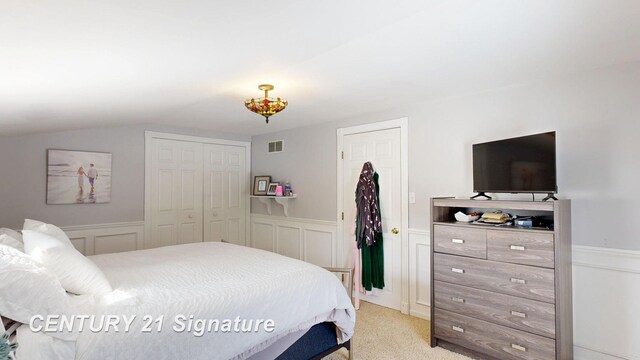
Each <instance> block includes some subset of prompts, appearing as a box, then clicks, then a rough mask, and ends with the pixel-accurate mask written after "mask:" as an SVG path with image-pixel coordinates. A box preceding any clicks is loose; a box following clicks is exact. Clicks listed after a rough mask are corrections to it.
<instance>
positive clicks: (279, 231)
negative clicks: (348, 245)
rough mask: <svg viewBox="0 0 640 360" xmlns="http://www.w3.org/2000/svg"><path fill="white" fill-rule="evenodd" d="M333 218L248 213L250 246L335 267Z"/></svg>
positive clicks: (335, 230)
mask: <svg viewBox="0 0 640 360" xmlns="http://www.w3.org/2000/svg"><path fill="white" fill-rule="evenodd" d="M336 233H337V226H336V223H335V221H322V220H311V219H296V218H288V217H280V216H266V215H257V214H251V246H252V247H254V248H258V249H262V250H268V251H273V252H276V253H278V254H281V255H286V256H289V257H292V258H295V259H300V260H304V261H307V262H310V263H312V264H315V265H318V266H336V261H337V259H336V249H337V243H336V241H337V236H336Z"/></svg>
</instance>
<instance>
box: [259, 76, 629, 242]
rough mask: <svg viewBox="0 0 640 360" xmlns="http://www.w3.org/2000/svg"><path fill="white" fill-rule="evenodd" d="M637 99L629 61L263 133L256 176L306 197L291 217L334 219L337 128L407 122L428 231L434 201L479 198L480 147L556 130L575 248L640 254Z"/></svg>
mask: <svg viewBox="0 0 640 360" xmlns="http://www.w3.org/2000/svg"><path fill="white" fill-rule="evenodd" d="M638 94H640V66H638V64H629V65H626V66H620V67H615V68H608V69H600V70H595V71H592V72H589V73H583V74H575V75H572V76H566V77H559V78H557V79H555V80H553V81H540V82H538V83H534V84H528V85H525V86H517V87H508V88H501V89H495V90H492V91H487V92H483V93H475V94H468V95H463V96H459V97H454V98H447V99H441V100H439V101H434V102H425V103H423V104H417V105H416V106H415V107H408V108H403V109H396V110H392V111H388V112H385V113H382V114H375V115H371V116H364V117H361V118H358V119H351V120H343V121H335V122H332V123H327V124H321V125H314V126H308V127H304V128H298V129H295V130H290V131H283V132H278V133H273V134H268V135H260V136H254V137H253V139H252V143H253V145H252V152H253V154H252V172H253V175H272V176H273V177H274V178H276V179H278V180H289V181H291V183H292V186H293V187H294V189H295V190H296V191H297V193H298V194H299V196H300V197H299V198H298V199H296V200H295V201H292V203H293V204H292V205H291V207H290V212H289V215H290V216H292V217H301V218H311V219H321V220H331V221H335V219H336V195H335V193H336V160H335V159H336V156H335V154H336V152H335V151H336V150H335V149H336V130H337V129H338V128H339V127H344V126H349V125H354V124H361V123H369V122H375V121H381V120H388V119H394V118H399V117H404V116H408V117H409V191H411V192H415V193H416V197H417V202H416V203H415V204H411V205H410V209H409V225H410V227H411V228H417V229H428V226H429V202H428V199H429V197H432V196H464V197H466V196H469V195H470V194H471V190H472V164H471V145H472V144H473V143H476V142H482V141H488V140H493V139H500V138H505V137H512V136H520V135H527V134H532V133H537V132H543V131H549V130H556V131H557V132H558V134H557V135H558V137H557V147H558V148H557V155H558V187H559V191H560V197H562V198H570V199H572V200H573V242H574V243H575V244H580V245H591V246H602V247H610V248H620V249H632V250H640V230H638V229H640V228H639V227H638V226H636V225H634V222H633V221H629V220H628V219H629V218H633V217H635V216H636V215H635V214H637V212H638V209H640V197H639V195H640V190H639V189H640V187H639V185H638V184H640V156H639V155H638V153H639V152H640V145H639V141H638V136H639V135H640V102H639V101H638ZM271 140H284V141H285V143H284V149H285V151H284V152H283V153H281V154H268V153H267V145H266V143H267V142H268V141H271ZM498 198H508V199H511V198H523V199H530V198H531V195H527V196H524V197H522V196H514V195H500V196H498ZM252 212H254V213H264V212H265V209H264V205H262V204H260V203H258V202H256V201H255V200H254V202H253V203H252ZM274 212H275V213H274V214H275V215H282V211H281V208H279V207H274ZM627 214H628V215H627Z"/></svg>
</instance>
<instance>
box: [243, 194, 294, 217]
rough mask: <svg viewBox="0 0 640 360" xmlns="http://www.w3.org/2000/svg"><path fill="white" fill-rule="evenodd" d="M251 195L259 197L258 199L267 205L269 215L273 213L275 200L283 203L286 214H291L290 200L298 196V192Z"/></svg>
mask: <svg viewBox="0 0 640 360" xmlns="http://www.w3.org/2000/svg"><path fill="white" fill-rule="evenodd" d="M250 197H251V198H255V199H258V201H260V202H261V203H263V204H264V205H265V206H266V207H267V213H268V214H269V215H271V204H272V203H274V202H275V203H277V204H280V205H282V208H283V209H284V216H289V200H293V199H295V198H297V197H298V194H293V196H272V195H266V196H265V195H251V196H250Z"/></svg>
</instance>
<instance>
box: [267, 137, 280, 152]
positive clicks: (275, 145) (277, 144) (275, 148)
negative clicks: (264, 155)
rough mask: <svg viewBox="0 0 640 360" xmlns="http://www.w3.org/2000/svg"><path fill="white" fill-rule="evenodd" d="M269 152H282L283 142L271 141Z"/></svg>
mask: <svg viewBox="0 0 640 360" xmlns="http://www.w3.org/2000/svg"><path fill="white" fill-rule="evenodd" d="M269 152H270V153H279V152H282V140H276V141H270V142H269Z"/></svg>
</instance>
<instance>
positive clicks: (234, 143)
mask: <svg viewBox="0 0 640 360" xmlns="http://www.w3.org/2000/svg"><path fill="white" fill-rule="evenodd" d="M144 135H145V138H149V139H150V138H154V139H167V140H178V141H189V142H197V143H202V144H216V145H231V146H240V147H247V146H249V147H250V146H251V142H250V141H240V140H226V139H217V138H208V137H201V136H191V135H181V134H171V133H162V132H156V131H149V130H147V131H145V132H144Z"/></svg>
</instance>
